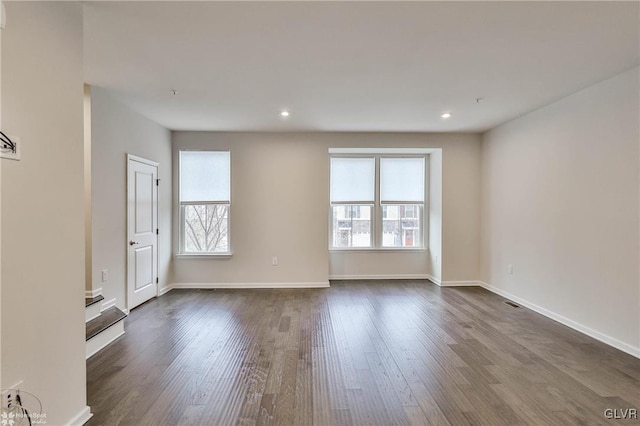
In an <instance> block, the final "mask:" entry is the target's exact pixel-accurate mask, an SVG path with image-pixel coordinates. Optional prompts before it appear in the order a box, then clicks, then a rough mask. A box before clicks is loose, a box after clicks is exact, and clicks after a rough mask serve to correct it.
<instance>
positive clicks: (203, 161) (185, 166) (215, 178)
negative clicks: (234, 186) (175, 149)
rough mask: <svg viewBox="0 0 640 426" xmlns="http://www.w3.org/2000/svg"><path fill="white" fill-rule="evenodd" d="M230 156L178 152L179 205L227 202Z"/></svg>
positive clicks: (229, 188)
mask: <svg viewBox="0 0 640 426" xmlns="http://www.w3.org/2000/svg"><path fill="white" fill-rule="evenodd" d="M230 183H231V154H230V153H229V152H223V151H180V202H199V201H202V202H211V201H218V202H220V201H222V202H224V201H229V200H230V199H231V194H230V192H231V184H230Z"/></svg>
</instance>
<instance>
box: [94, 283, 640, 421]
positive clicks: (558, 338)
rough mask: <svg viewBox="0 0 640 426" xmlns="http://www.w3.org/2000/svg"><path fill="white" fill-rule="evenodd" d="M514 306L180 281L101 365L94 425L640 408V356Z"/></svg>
mask: <svg viewBox="0 0 640 426" xmlns="http://www.w3.org/2000/svg"><path fill="white" fill-rule="evenodd" d="M504 301H505V299H502V298H500V297H498V296H496V295H493V294H491V293H489V292H487V291H485V290H483V289H480V288H457V289H456V288H447V289H440V288H439V287H436V286H434V285H433V284H430V283H428V282H425V281H384V282H347V281H344V282H333V283H332V286H331V288H329V289H309V290H307V289H300V290H297V289H291V290H215V291H214V290H174V291H172V292H170V293H168V294H166V295H164V296H162V297H160V298H159V299H157V300H152V301H150V302H148V303H146V304H144V305H142V306H141V307H139V308H138V309H135V310H134V311H133V312H131V314H130V316H129V317H128V318H127V320H126V335H125V336H123V337H122V338H120V339H119V340H118V341H116V342H115V343H114V344H112V345H111V346H110V347H108V348H107V349H105V350H103V351H102V352H100V353H99V354H98V355H96V356H94V357H93V358H91V359H90V360H89V361H88V362H87V377H88V400H89V405H90V406H91V411H92V412H93V413H94V417H93V418H92V419H91V420H90V422H89V424H90V425H116V424H128V425H142V424H148V425H172V424H205V425H224V424H243V425H249V424H251V425H253V424H260V425H263V424H287V425H312V424H313V425H370V424H371V425H373V424H381V425H392V424H398V425H399V424H416V425H422V424H452V425H466V424H486V425H502V424H504V425H516V424H532V425H547V424H553V425H568V424H606V423H607V422H608V420H607V419H606V418H605V410H606V409H618V410H621V409H628V408H635V409H638V410H640V361H639V360H638V359H637V358H634V357H631V356H629V355H626V354H624V353H622V352H619V351H617V350H615V349H612V348H610V347H608V346H606V345H604V344H602V343H599V342H597V341H595V340H593V339H590V338H588V337H586V336H584V335H581V334H580V333H577V332H575V331H573V330H571V329H569V328H566V327H564V326H562V325H560V324H558V323H556V322H554V321H551V320H549V319H547V318H545V317H542V316H540V315H538V314H535V313H533V312H532V311H529V310H527V309H525V308H514V307H512V306H509V305H507V304H506V303H504ZM617 413H620V411H617ZM609 422H610V421H609ZM631 422H635V423H637V420H636V421H631ZM631 422H630V421H622V420H617V421H615V424H621V423H631ZM609 424H611V423H609Z"/></svg>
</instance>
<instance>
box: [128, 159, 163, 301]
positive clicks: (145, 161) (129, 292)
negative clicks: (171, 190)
mask: <svg viewBox="0 0 640 426" xmlns="http://www.w3.org/2000/svg"><path fill="white" fill-rule="evenodd" d="M126 156H127V178H126V188H127V189H126V191H125V193H126V194H125V196H126V203H125V204H126V209H127V218H126V220H127V224H126V234H127V235H126V240H125V247H126V253H127V256H126V258H127V261H126V282H125V294H126V299H127V310H131V309H133V308H134V307H135V306H132V300H131V286H132V285H135V284H134V283H132V281H131V277H130V276H129V272H130V265H129V241H131V240H132V235H131V229H130V213H129V211H130V209H129V173H130V165H131V161H135V162H138V163H142V164H146V165H148V166H152V167H155V168H156V179H158V172H159V169H160V164H159V163H158V162H156V161H152V160H149V159H146V158H143V157H138V156H136V155H132V154H127V155H126ZM157 188H158V185H157V183H156V197H155V206H154V207H155V209H156V227H157V226H159V224H158V223H157V222H158V221H159V216H158V213H159V211H158V207H159V202H158V195H157V194H158V192H159V191H158V189H157ZM159 244H160V241H159V239H158V235H157V234H156V253H155V254H156V258H155V262H156V268H155V270H156V278H157V276H158V272H157V270H158V250H157V248H158V246H159ZM158 288H159V283H157V282H156V283H155V296H156V297H157V296H158V291H159V290H158ZM136 306H137V305H136Z"/></svg>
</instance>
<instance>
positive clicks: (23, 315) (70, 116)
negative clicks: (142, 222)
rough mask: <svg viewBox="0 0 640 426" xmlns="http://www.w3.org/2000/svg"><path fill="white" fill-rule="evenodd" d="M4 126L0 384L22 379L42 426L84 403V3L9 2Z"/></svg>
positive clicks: (82, 409)
mask: <svg viewBox="0 0 640 426" xmlns="http://www.w3.org/2000/svg"><path fill="white" fill-rule="evenodd" d="M5 5H6V9H7V14H8V25H7V27H6V29H4V30H2V89H3V90H2V127H3V131H6V132H7V133H9V134H12V135H16V136H18V137H20V138H21V141H22V161H19V162H14V161H9V160H1V161H2V332H1V334H2V383H1V385H0V386H1V387H2V388H7V387H9V386H11V385H13V384H15V383H16V382H18V381H19V380H23V381H24V383H23V384H22V389H23V390H25V391H28V392H31V393H33V394H35V395H37V396H38V397H39V399H40V400H41V401H42V404H43V410H44V412H45V413H46V415H47V421H48V423H49V424H57V425H60V424H67V423H69V422H70V421H71V420H72V419H73V418H76V416H82V415H83V414H87V413H88V407H86V372H85V327H84V303H83V296H84V217H83V198H84V194H83V119H82V88H83V81H82V80H83V77H82V6H81V5H80V4H79V3H64V4H63V3H47V2H43V3H31V2H6V3H5Z"/></svg>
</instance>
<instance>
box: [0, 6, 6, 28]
mask: <svg viewBox="0 0 640 426" xmlns="http://www.w3.org/2000/svg"><path fill="white" fill-rule="evenodd" d="M6 26H7V11H6V10H5V9H4V2H2V1H0V30H3V29H4V27H6Z"/></svg>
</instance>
